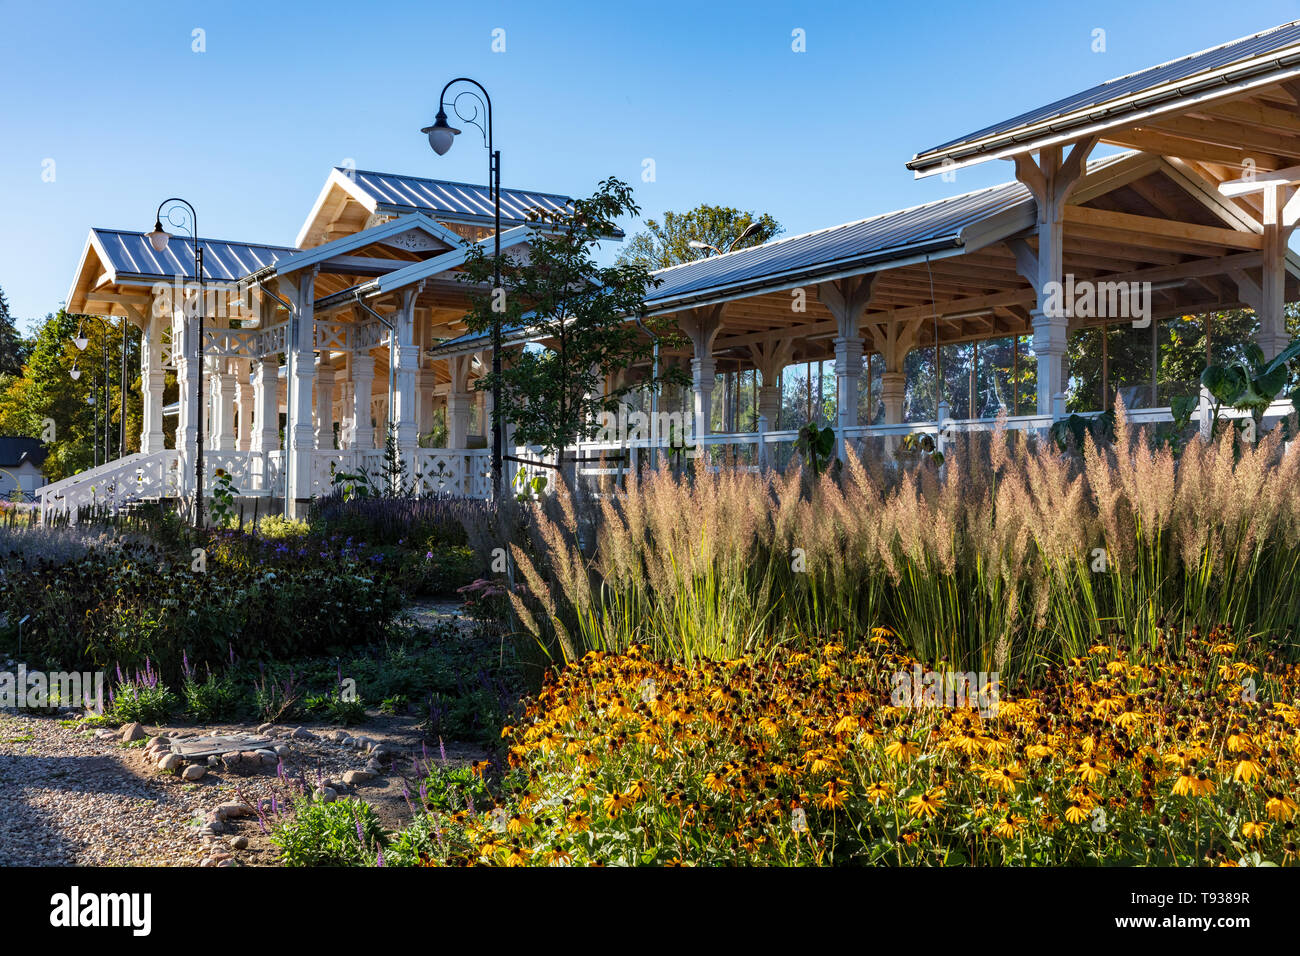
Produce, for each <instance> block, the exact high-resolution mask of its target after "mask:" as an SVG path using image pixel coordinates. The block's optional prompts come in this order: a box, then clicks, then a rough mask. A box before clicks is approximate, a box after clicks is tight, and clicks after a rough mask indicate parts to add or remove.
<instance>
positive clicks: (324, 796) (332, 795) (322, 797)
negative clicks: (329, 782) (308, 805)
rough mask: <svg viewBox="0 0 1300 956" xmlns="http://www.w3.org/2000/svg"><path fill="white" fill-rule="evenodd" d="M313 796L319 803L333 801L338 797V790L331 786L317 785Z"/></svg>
mask: <svg viewBox="0 0 1300 956" xmlns="http://www.w3.org/2000/svg"><path fill="white" fill-rule="evenodd" d="M314 796H315V797H316V799H317V800H319V801H320V802H321V803H333V802H334V801H335V800H337V799H338V797H339V795H338V791H336V790H335V789H334V788H333V787H319V788H317V790H316V793H315V794H314Z"/></svg>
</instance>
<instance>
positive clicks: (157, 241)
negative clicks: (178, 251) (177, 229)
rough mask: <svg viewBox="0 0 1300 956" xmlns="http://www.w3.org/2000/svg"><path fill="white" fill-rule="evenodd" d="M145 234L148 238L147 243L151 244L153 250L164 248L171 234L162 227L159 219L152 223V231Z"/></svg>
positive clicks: (157, 250) (160, 250)
mask: <svg viewBox="0 0 1300 956" xmlns="http://www.w3.org/2000/svg"><path fill="white" fill-rule="evenodd" d="M145 235H146V238H148V240H149V245H151V246H153V251H154V252H162V251H163V250H164V249H166V248H167V242H168V240H169V239H171V234H170V233H168V232H166V231H165V230H164V229H163V227H162V222H161V221H155V222H154V224H153V232H150V233H146V234H145Z"/></svg>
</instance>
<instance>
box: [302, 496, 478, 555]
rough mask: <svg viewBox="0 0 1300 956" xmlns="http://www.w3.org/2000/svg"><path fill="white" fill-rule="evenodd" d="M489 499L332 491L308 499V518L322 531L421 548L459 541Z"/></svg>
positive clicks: (462, 541) (466, 537)
mask: <svg viewBox="0 0 1300 956" xmlns="http://www.w3.org/2000/svg"><path fill="white" fill-rule="evenodd" d="M490 508H491V505H490V504H489V503H488V502H486V501H481V500H479V499H475V498H352V499H347V498H346V497H345V496H344V495H342V494H340V493H338V492H335V493H333V494H329V495H325V496H323V497H321V498H318V499H316V501H314V502H313V503H312V514H311V523H312V527H313V528H314V529H316V530H317V532H318V533H320V534H323V535H343V536H351V537H353V538H355V539H356V540H359V541H367V542H369V543H371V544H376V545H380V544H382V545H395V544H399V543H403V542H420V543H423V544H424V545H425V547H426V549H430V548H433V547H435V546H441V545H464V544H467V543H468V541H469V532H468V528H469V527H470V526H474V525H482V524H486V523H488V522H489V521H490V520H491V515H490Z"/></svg>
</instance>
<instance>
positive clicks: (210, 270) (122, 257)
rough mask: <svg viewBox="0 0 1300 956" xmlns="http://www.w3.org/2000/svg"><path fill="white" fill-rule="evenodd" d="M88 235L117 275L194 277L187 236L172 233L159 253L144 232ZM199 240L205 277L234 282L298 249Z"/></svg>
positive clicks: (96, 231) (95, 231) (98, 231)
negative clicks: (201, 247) (164, 247)
mask: <svg viewBox="0 0 1300 956" xmlns="http://www.w3.org/2000/svg"><path fill="white" fill-rule="evenodd" d="M91 236H92V238H93V240H94V244H95V247H96V249H98V250H99V252H100V254H101V255H102V256H103V257H104V259H105V262H104V265H105V266H107V267H108V269H109V270H110V271H111V272H113V273H114V274H116V275H118V276H121V275H134V276H147V277H166V278H172V277H175V276H180V277H182V278H185V279H193V278H195V275H194V245H193V240H191V239H190V238H189V237H188V236H173V237H172V239H171V241H170V242H169V243H167V248H166V249H164V250H163V251H162V252H154V250H153V246H151V245H149V240H148V239H147V238H145V233H143V232H129V231H125V230H121V229H92V230H91ZM199 242H201V243H202V244H203V276H204V278H205V279H211V280H214V281H224V282H236V281H238V280H239V279H242V278H243V277H244V276H246V275H248V274H249V273H250V272H256V271H257V270H258V269H263V268H266V267H267V266H270V265H274V264H275V263H276V262H278V261H279V260H281V259H284V258H286V257H288V256H291V255H293V254H294V253H296V252H299V251H300V250H298V249H295V248H293V247H292V246H268V245H264V244H262V243H252V242H231V241H229V240H226V239H203V238H200V239H199Z"/></svg>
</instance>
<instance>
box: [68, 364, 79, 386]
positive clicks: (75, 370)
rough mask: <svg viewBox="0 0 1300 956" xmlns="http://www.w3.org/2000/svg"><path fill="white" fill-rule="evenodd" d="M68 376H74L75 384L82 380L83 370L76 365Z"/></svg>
mask: <svg viewBox="0 0 1300 956" xmlns="http://www.w3.org/2000/svg"><path fill="white" fill-rule="evenodd" d="M68 374H69V375H70V376H72V380H73V381H74V382H75V381H76V380H77V379H79V378H81V369H79V368H77V367H76V366H75V365H74V366H72V369H71V371H69V372H68Z"/></svg>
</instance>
